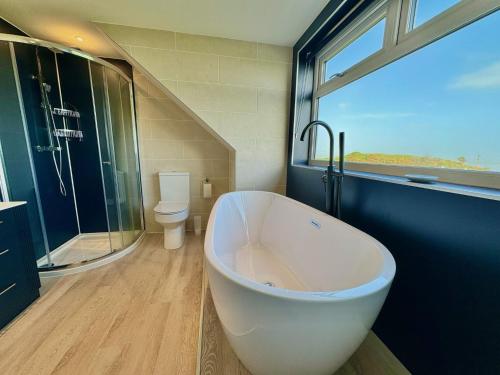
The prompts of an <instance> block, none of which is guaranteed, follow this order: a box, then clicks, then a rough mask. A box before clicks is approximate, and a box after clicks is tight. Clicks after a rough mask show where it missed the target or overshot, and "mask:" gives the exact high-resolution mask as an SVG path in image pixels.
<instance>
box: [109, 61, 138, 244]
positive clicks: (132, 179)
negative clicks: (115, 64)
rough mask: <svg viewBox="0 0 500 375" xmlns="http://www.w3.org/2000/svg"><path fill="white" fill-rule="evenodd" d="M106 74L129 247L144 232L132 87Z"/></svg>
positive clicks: (125, 241)
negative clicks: (131, 95)
mask: <svg viewBox="0 0 500 375" xmlns="http://www.w3.org/2000/svg"><path fill="white" fill-rule="evenodd" d="M105 74H106V82H107V88H108V97H109V110H110V111H109V114H110V119H111V128H112V138H113V148H114V156H115V162H116V181H117V190H118V206H119V212H120V215H121V224H122V234H123V245H124V246H129V245H130V244H131V243H132V242H134V240H135V239H136V238H137V237H138V235H139V233H140V231H141V229H142V223H141V208H140V207H141V200H140V189H139V177H138V166H137V155H136V147H135V134H134V132H135V129H134V122H133V117H132V106H131V100H130V85H129V83H128V82H127V81H126V80H125V79H124V78H122V77H121V76H120V75H119V74H118V73H117V72H115V71H112V70H110V69H105Z"/></svg>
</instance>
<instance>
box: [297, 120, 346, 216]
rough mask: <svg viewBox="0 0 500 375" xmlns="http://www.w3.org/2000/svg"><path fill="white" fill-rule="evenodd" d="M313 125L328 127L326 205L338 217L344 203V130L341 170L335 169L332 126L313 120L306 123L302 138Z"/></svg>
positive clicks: (341, 142)
mask: <svg viewBox="0 0 500 375" xmlns="http://www.w3.org/2000/svg"><path fill="white" fill-rule="evenodd" d="M313 126H322V127H323V128H325V129H326V131H327V133H328V138H329V144H330V150H329V158H328V168H327V170H326V172H325V174H324V175H323V176H322V179H323V182H324V183H325V194H326V197H325V205H326V212H327V213H328V214H330V215H332V216H334V217H336V218H338V219H340V216H341V205H342V182H343V179H344V178H343V177H344V132H341V133H340V137H339V146H340V148H339V151H340V159H339V170H338V171H335V165H334V162H333V155H334V135H333V132H332V129H331V128H330V126H329V125H328V124H327V123H326V122H324V121H319V120H314V121H311V122H310V123H309V124H307V125H306V127H305V128H304V130H303V131H302V134H301V136H300V140H301V141H304V138H305V136H306V133H307V131H308V130H309V129H310V128H312V127H313Z"/></svg>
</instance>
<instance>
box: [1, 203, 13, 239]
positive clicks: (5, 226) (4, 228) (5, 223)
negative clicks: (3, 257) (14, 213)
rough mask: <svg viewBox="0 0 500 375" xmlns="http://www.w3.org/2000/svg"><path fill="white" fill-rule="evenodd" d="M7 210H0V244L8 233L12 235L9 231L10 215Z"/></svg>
mask: <svg viewBox="0 0 500 375" xmlns="http://www.w3.org/2000/svg"><path fill="white" fill-rule="evenodd" d="M8 211H9V210H3V211H0V246H1V243H2V242H4V239H6V238H8V237H9V234H10V235H11V236H12V233H9V232H10V230H9V229H10V227H11V225H12V223H11V221H12V217H11V215H10V213H9V212H8Z"/></svg>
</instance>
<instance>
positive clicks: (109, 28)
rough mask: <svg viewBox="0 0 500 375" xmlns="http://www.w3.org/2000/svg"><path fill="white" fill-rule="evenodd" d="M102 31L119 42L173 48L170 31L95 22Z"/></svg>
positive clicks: (173, 41) (173, 40)
mask: <svg viewBox="0 0 500 375" xmlns="http://www.w3.org/2000/svg"><path fill="white" fill-rule="evenodd" d="M97 26H98V27H100V28H101V29H102V30H103V31H104V32H106V33H107V34H108V35H110V36H112V37H113V40H114V41H115V42H117V43H119V44H126V45H131V46H142V47H149V48H163V49H174V48H175V37H174V33H173V32H171V31H163V30H152V29H143V28H137V27H130V26H120V25H110V24H105V23H97Z"/></svg>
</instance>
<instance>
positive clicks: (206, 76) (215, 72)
mask: <svg viewBox="0 0 500 375" xmlns="http://www.w3.org/2000/svg"><path fill="white" fill-rule="evenodd" d="M177 65H178V76H177V79H178V80H179V81H190V82H217V81H218V80H219V58H218V57H217V56H215V55H203V54H199V53H191V52H177Z"/></svg>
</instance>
